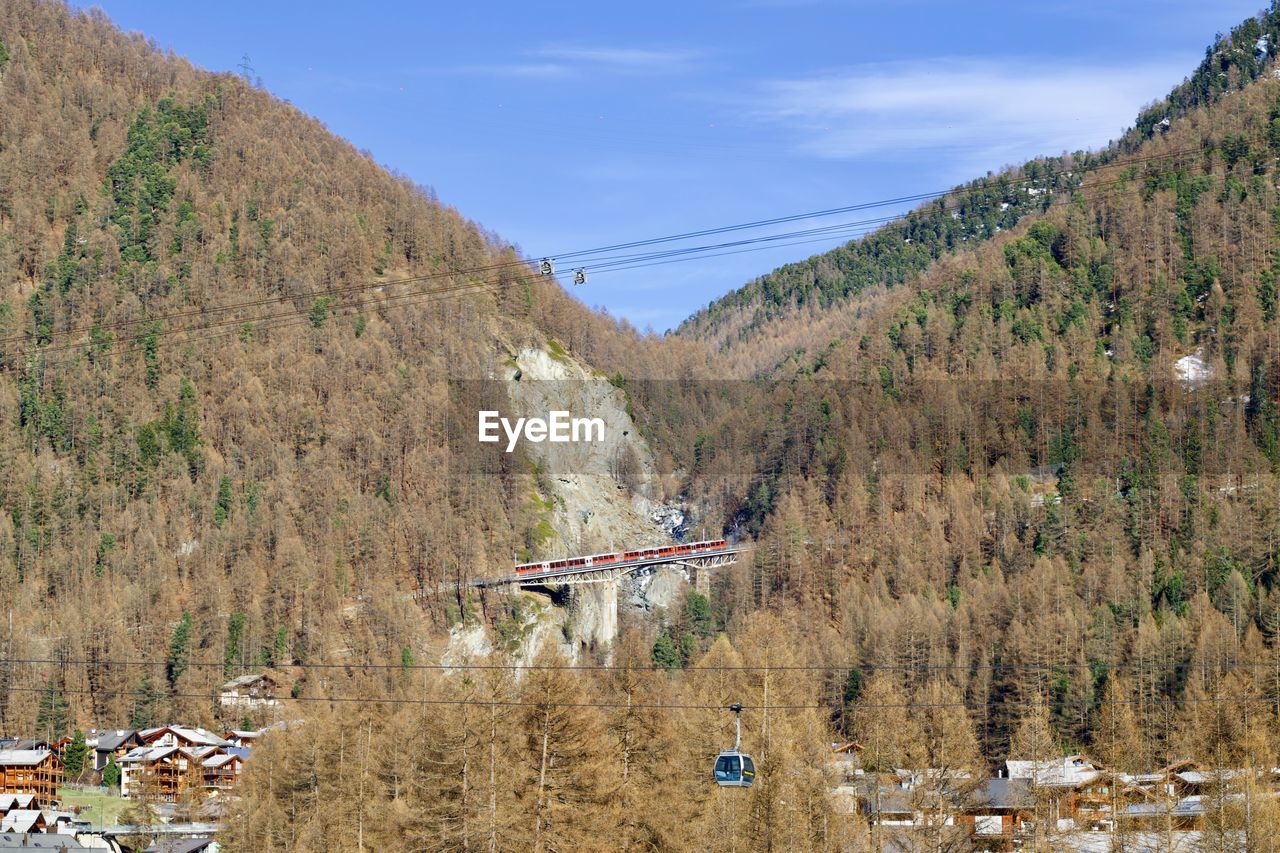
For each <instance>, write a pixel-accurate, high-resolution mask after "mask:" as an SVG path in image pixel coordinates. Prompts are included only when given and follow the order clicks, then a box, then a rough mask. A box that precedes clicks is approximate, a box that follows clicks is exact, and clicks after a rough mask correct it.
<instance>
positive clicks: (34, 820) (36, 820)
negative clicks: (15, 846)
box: [0, 809, 49, 834]
mask: <svg viewBox="0 0 1280 853" xmlns="http://www.w3.org/2000/svg"><path fill="white" fill-rule="evenodd" d="M48 829H49V826H48V824H47V823H46V822H45V819H44V812H42V811H40V810H39V809H14V810H13V811H11V812H9V813H8V814H6V815H5V816H4V817H3V818H0V832H17V833H22V834H26V833H31V832H47V831H48Z"/></svg>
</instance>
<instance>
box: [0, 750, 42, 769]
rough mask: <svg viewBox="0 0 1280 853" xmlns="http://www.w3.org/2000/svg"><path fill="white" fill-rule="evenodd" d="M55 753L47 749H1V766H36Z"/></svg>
mask: <svg viewBox="0 0 1280 853" xmlns="http://www.w3.org/2000/svg"><path fill="white" fill-rule="evenodd" d="M50 755H53V753H52V752H50V751H49V750H47V749H0V766H6V767H13V766H15V765H22V766H30V767H34V766H35V765H37V764H39V763H40V762H42V761H44V760H45V759H46V758H48V757H49V756H50Z"/></svg>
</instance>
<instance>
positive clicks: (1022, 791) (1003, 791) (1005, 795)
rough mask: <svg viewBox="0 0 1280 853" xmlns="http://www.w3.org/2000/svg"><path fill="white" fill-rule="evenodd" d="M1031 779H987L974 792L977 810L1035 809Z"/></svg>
mask: <svg viewBox="0 0 1280 853" xmlns="http://www.w3.org/2000/svg"><path fill="white" fill-rule="evenodd" d="M1035 804H1036V801H1035V797H1034V796H1033V795H1032V793H1031V780H1029V779H1005V778H1003V777H1002V778H998V779H985V780H983V782H982V784H981V785H979V786H978V789H977V790H976V791H974V792H973V807H974V808H975V809H1031V808H1035Z"/></svg>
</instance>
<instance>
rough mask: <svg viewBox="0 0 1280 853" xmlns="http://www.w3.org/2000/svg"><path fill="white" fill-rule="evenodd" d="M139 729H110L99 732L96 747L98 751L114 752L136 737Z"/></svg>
mask: <svg viewBox="0 0 1280 853" xmlns="http://www.w3.org/2000/svg"><path fill="white" fill-rule="evenodd" d="M137 734H138V730H137V729H110V730H108V731H103V732H99V733H98V743H97V745H96V746H95V747H94V749H96V750H98V752H114V751H115V750H117V749H119V748H120V747H121V745H123V744H124V743H126V742H127V741H129V740H130V739H132V738H134V737H136V736H137Z"/></svg>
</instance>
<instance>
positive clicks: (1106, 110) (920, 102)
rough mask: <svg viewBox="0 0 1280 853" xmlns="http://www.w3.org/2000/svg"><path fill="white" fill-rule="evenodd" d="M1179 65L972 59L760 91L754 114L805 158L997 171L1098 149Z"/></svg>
mask: <svg viewBox="0 0 1280 853" xmlns="http://www.w3.org/2000/svg"><path fill="white" fill-rule="evenodd" d="M1178 66H1179V63H1178V62H1177V61H1176V60H1171V61H1170V62H1168V63H1159V64H1147V65H1141V66H1126V67H1119V66H1099V65H1088V66H1085V65H1063V64H1057V65H1047V66H1046V65H1044V64H1040V65H1035V64H1032V63H1030V62H1028V61H1025V60H1015V59H1009V60H1005V61H1002V62H996V61H988V60H983V61H978V60H969V59H948V60H925V61H919V62H913V63H910V64H905V63H904V64H891V65H873V66H863V67H857V68H852V69H847V70H843V71H839V72H835V73H830V74H825V75H821V76H814V77H805V78H793V79H784V80H774V81H769V82H766V83H764V84H763V85H762V87H761V90H760V94H759V97H758V99H757V100H756V101H755V102H754V104H753V105H752V106H751V107H749V108H748V112H749V113H751V115H752V116H753V117H754V118H756V119H757V120H761V121H764V122H766V123H769V124H774V125H779V126H783V127H788V128H791V129H793V130H794V131H795V132H796V137H797V141H796V145H797V147H798V148H799V149H800V150H801V151H802V152H804V153H808V154H812V155H816V156H819V157H825V158H832V159H857V158H864V157H868V156H871V155H885V154H892V153H893V152H902V153H903V154H904V155H905V156H908V157H919V156H920V155H921V154H922V153H929V152H935V153H937V154H939V155H949V156H953V157H954V158H955V159H956V160H958V161H961V162H963V163H964V164H965V165H966V166H968V165H971V164H978V163H984V164H986V165H984V166H983V168H992V167H993V166H996V165H1001V164H1003V163H1006V162H1010V160H1009V159H1004V158H1021V157H1026V156H1030V155H1034V154H1054V153H1058V152H1061V151H1064V150H1076V149H1080V148H1097V147H1099V146H1101V145H1104V144H1106V142H1107V141H1108V140H1110V139H1113V138H1115V137H1117V136H1119V134H1120V133H1121V131H1123V130H1124V128H1126V127H1128V126H1129V125H1130V124H1132V122H1133V119H1134V117H1135V116H1136V115H1137V113H1138V110H1139V109H1140V108H1141V107H1142V105H1144V104H1146V103H1150V102H1151V101H1153V100H1155V99H1156V98H1158V97H1159V96H1161V95H1163V94H1164V93H1165V92H1167V91H1168V90H1169V89H1170V88H1172V86H1173V84H1175V83H1176V82H1177V81H1178V80H1180V79H1181V73H1180V72H1178V71H1176V70H1174V69H1175V68H1177V67H1178Z"/></svg>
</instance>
